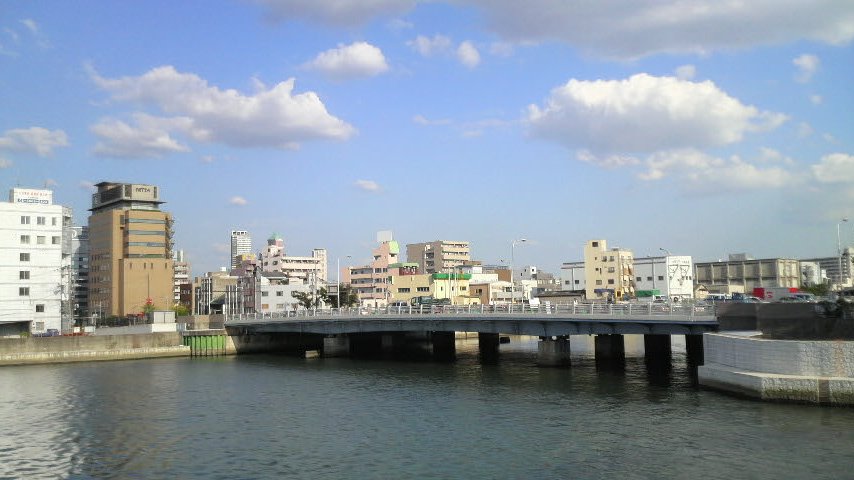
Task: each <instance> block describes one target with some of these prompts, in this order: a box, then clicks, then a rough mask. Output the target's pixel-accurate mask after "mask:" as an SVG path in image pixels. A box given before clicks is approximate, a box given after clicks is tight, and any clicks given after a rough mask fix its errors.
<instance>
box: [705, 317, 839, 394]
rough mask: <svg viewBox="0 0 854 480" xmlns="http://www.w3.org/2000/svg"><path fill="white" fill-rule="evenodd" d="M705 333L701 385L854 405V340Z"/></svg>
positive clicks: (737, 391) (729, 390)
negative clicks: (793, 338)
mask: <svg viewBox="0 0 854 480" xmlns="http://www.w3.org/2000/svg"><path fill="white" fill-rule="evenodd" d="M761 335H762V334H761V332H758V331H757V332H729V333H726V332H723V333H707V334H705V335H703V351H704V357H705V358H704V365H702V366H699V367H698V372H697V374H698V380H699V383H700V385H703V386H706V387H710V388H713V389H718V390H723V391H727V392H731V393H736V394H741V395H746V396H750V397H754V398H758V399H762V400H770V401H789V402H800V403H816V404H827V405H854V341H850V340H825V341H819V340H780V339H768V338H762V336H761Z"/></svg>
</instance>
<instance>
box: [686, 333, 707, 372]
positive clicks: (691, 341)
mask: <svg viewBox="0 0 854 480" xmlns="http://www.w3.org/2000/svg"><path fill="white" fill-rule="evenodd" d="M685 350H686V351H687V352H688V363H689V364H691V365H702V364H703V335H702V334H700V335H685Z"/></svg>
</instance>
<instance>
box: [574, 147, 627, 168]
mask: <svg viewBox="0 0 854 480" xmlns="http://www.w3.org/2000/svg"><path fill="white" fill-rule="evenodd" d="M576 158H577V159H579V160H581V161H582V162H585V163H589V164H591V165H596V166H597V167H602V168H607V169H613V168H620V167H628V166H632V165H637V164H639V163H640V160H638V159H637V158H635V157H632V156H629V155H606V156H598V155H595V154H593V153H592V152H590V151H589V150H580V151H579V152H578V153H576Z"/></svg>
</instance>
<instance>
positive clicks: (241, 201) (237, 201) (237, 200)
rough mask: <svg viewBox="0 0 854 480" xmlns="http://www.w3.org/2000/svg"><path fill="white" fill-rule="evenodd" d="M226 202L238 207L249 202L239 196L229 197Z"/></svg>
mask: <svg viewBox="0 0 854 480" xmlns="http://www.w3.org/2000/svg"><path fill="white" fill-rule="evenodd" d="M228 203H230V204H232V205H237V206H238V207H242V206H245V205H248V204H249V202H248V201H247V200H246V199H245V198H243V197H240V196H234V197H231V199H229V201H228Z"/></svg>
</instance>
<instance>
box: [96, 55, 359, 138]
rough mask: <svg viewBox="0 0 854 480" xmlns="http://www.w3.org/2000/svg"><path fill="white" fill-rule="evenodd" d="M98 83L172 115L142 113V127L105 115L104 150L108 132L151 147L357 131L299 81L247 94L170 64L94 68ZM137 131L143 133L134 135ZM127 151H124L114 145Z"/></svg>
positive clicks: (334, 135)
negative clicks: (129, 72) (134, 70)
mask: <svg viewBox="0 0 854 480" xmlns="http://www.w3.org/2000/svg"><path fill="white" fill-rule="evenodd" d="M90 75H91V77H92V80H93V81H94V82H95V84H96V85H97V86H98V87H100V88H101V89H103V90H105V91H107V92H109V93H110V95H111V97H112V99H113V100H115V101H118V102H133V103H135V104H138V105H143V106H146V107H149V108H151V109H154V110H157V111H159V112H160V113H162V114H164V115H168V116H163V117H156V116H152V115H149V114H141V113H137V114H135V115H134V119H135V120H136V121H137V125H136V126H134V127H130V126H128V125H127V124H123V123H124V122H118V121H108V122H106V124H105V123H104V122H102V124H99V125H96V126H94V127H93V130H98V132H97V133H98V134H99V136H101V139H102V141H105V142H106V143H104V144H103V146H102V147H101V148H100V150H101V151H102V152H105V151H110V150H111V148H110V146H111V145H113V143H111V141H110V139H111V138H119V139H122V140H123V142H126V143H129V144H131V145H136V146H138V147H143V150H146V149H150V150H149V152H148V153H150V154H155V155H156V154H158V152H159V153H166V152H169V151H184V150H186V149H187V147H186V146H185V145H182V144H180V143H179V142H178V141H177V140H175V139H174V138H172V136H171V135H172V134H175V133H179V134H183V135H186V136H187V137H189V138H191V139H192V140H195V141H197V142H204V143H221V144H226V145H230V146H233V147H272V148H291V149H292V148H298V147H299V145H300V143H302V142H305V141H309V140H315V139H334V140H345V139H347V138H349V137H350V136H352V135H353V134H354V133H355V129H354V128H353V127H352V126H351V125H349V124H347V123H346V122H344V121H342V120H340V119H338V118H336V117H334V116H332V115H330V114H329V113H328V112H327V110H326V107H325V105H324V104H323V102H322V101H321V100H320V98H319V97H318V96H317V94H316V93H314V92H306V93H300V94H294V79H289V80H286V81H284V82H280V83H278V84H276V85H275V86H273V87H271V88H268V87H266V86H264V85H263V84H261V83H260V82H256V83H255V87H256V89H257V91H256V92H255V93H254V94H253V95H246V94H243V93H240V92H238V91H236V90H232V89H229V90H221V89H219V88H217V87H214V86H210V85H208V82H207V81H206V80H204V79H203V78H200V77H198V76H197V75H194V74H192V73H181V72H178V71H176V70H175V68H174V67H172V66H163V67H158V68H155V69H153V70H150V71H148V72H147V73H145V74H143V75H141V76H138V77H122V78H114V79H113V78H104V77H101V76H100V75H98V74H97V73H96V72H95V71H94V70H91V69H90ZM135 137H139V138H138V139H136V138H135ZM115 150H116V152H117V153H120V154H121V153H123V152H124V153H127V152H126V150H125V149H121V148H118V149H115Z"/></svg>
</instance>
